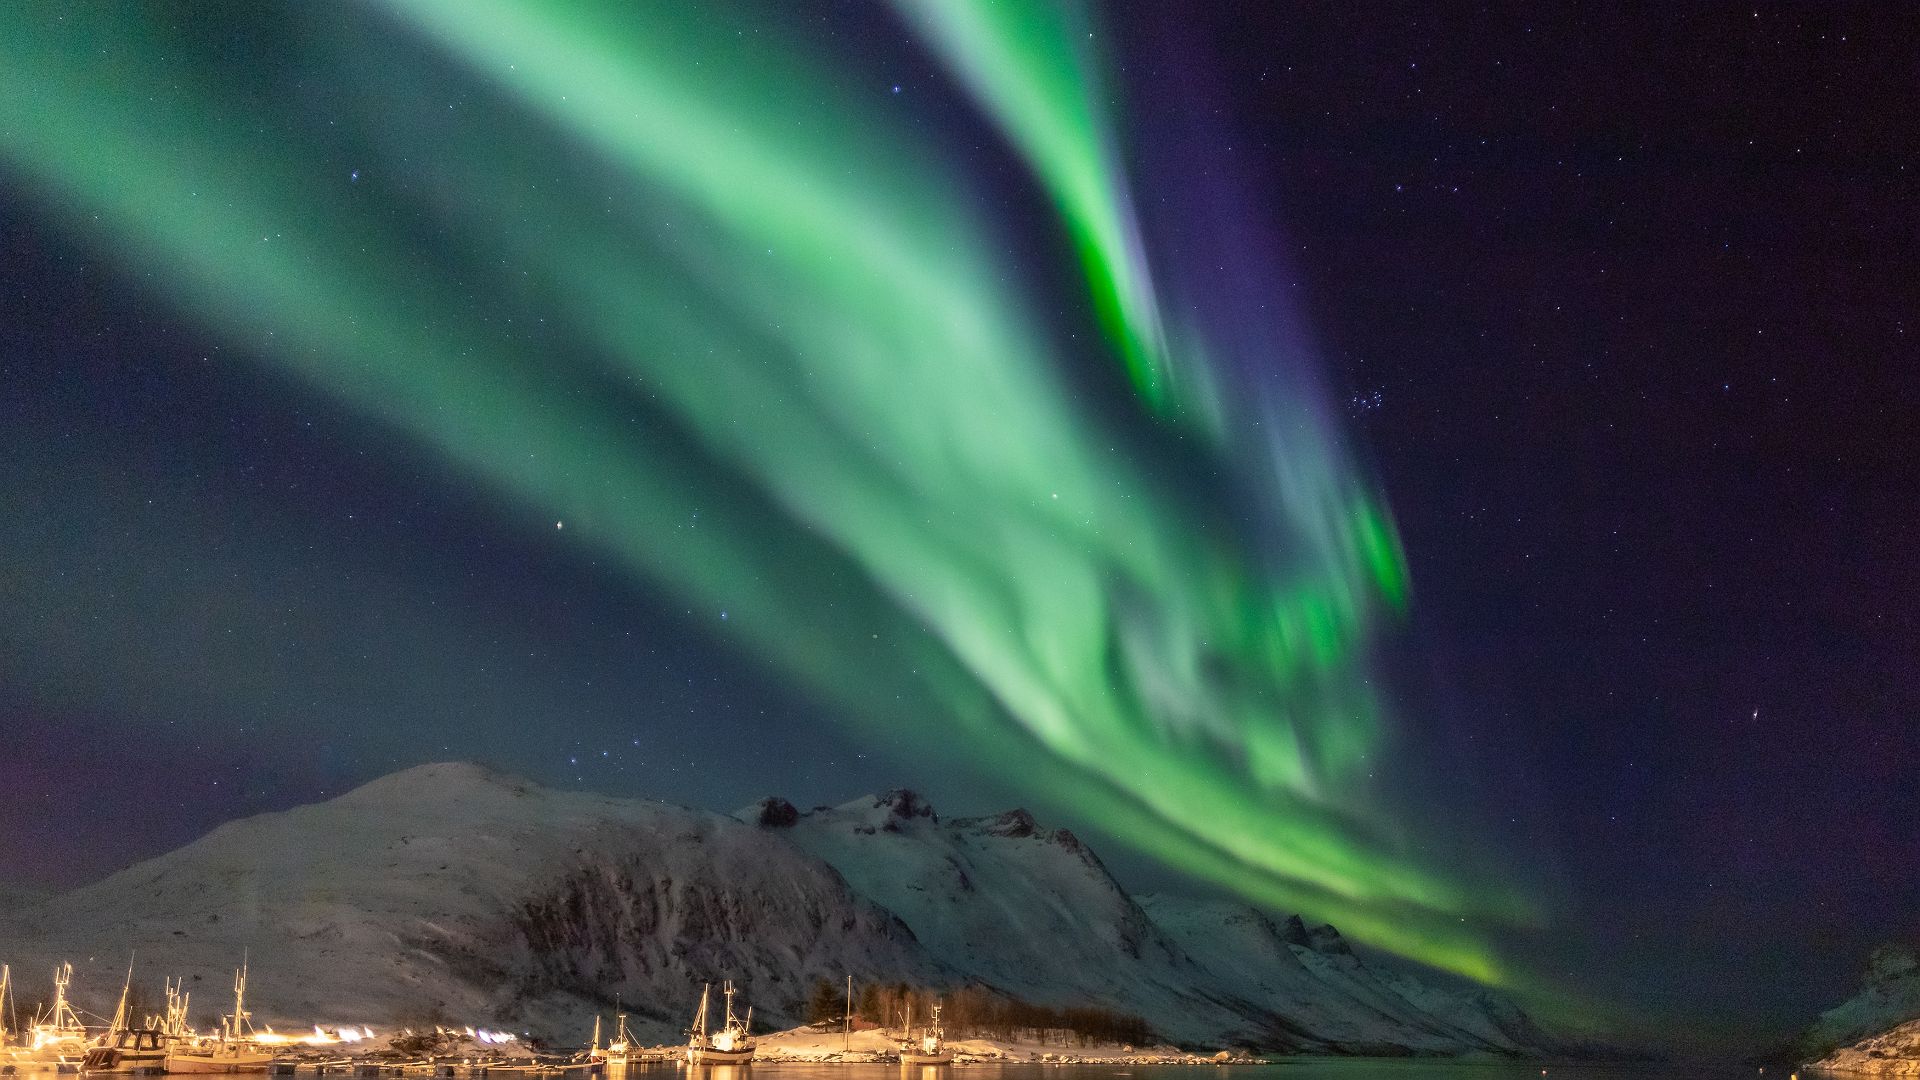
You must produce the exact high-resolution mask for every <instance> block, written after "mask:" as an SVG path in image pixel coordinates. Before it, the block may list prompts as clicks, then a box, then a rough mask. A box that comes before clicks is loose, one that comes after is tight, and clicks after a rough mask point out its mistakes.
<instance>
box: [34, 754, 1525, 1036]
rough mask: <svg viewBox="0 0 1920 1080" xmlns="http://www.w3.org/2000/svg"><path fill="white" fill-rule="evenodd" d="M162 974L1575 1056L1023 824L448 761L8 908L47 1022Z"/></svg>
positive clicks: (1499, 1017)
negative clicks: (564, 785)
mask: <svg viewBox="0 0 1920 1080" xmlns="http://www.w3.org/2000/svg"><path fill="white" fill-rule="evenodd" d="M135 949H137V950H138V963H139V968H140V970H141V971H144V972H151V973H152V975H153V977H154V978H155V979H157V978H158V976H159V975H160V974H162V973H166V974H172V973H181V972H184V973H187V974H188V975H189V976H190V980H192V979H199V980H201V981H190V983H189V986H190V988H191V989H193V990H195V997H194V1000H195V1006H196V1013H198V1012H200V1011H206V1012H211V1011H212V1010H213V1009H214V1008H215V1007H217V1006H218V1004H219V998H220V996H221V992H222V991H223V990H224V987H225V985H226V980H225V971H226V969H228V968H230V967H232V966H233V965H234V964H235V963H236V961H237V960H238V958H239V957H240V955H241V953H242V951H243V950H250V951H251V956H252V962H253V982H252V987H251V1000H253V1001H256V1002H258V1003H259V1004H258V1006H257V1011H258V1013H259V1014H260V1015H261V1016H262V1017H263V1018H265V1017H268V1016H271V1017H272V1018H275V1019H278V1020H280V1021H282V1022H283V1023H289V1024H299V1025H304V1024H311V1023H315V1022H322V1023H328V1022H356V1023H360V1022H373V1023H377V1022H381V1021H395V1020H400V1021H405V1020H409V1019H414V1020H424V1019H427V1018H428V1017H430V1016H438V1017H444V1018H445V1019H448V1020H453V1021H458V1022H464V1023H474V1024H478V1023H486V1024H508V1023H513V1024H518V1025H519V1026H522V1027H526V1028H530V1029H532V1030H535V1031H545V1032H547V1033H549V1034H552V1035H555V1036H557V1037H571V1038H576V1039H577V1038H580V1037H581V1036H582V1035H583V1034H584V1032H585V1030H586V1028H587V1027H588V1026H589V1025H590V1023H591V1020H590V1017H591V1015H592V1014H593V1012H595V1011H596V1010H600V1011H604V1010H606V1009H607V1008H608V1007H609V1006H611V1005H612V1004H613V1003H614V1002H615V1001H616V1000H618V1001H620V1002H622V1003H624V1004H625V1006H626V1008H627V1009H628V1010H629V1011H630V1012H632V1013H634V1014H635V1016H636V1017H637V1018H639V1024H640V1026H641V1027H642V1028H643V1029H645V1030H643V1034H644V1035H647V1036H650V1037H654V1038H663V1039H664V1038H667V1037H669V1036H670V1034H671V1032H672V1031H673V1030H675V1029H676V1028H678V1027H679V1026H681V1025H682V1024H684V1021H685V1016H686V1014H688V1013H689V1012H690V1010H691V1007H692V1001H693V996H694V995H695V994H696V993H697V988H698V986H699V985H700V983H702V982H704V981H717V980H720V979H723V978H732V979H734V980H735V981H736V982H738V983H740V984H741V986H742V988H743V990H744V991H745V992H746V994H747V996H748V999H749V1000H751V1001H752V1002H753V1003H754V1005H755V1006H756V1009H757V1012H756V1017H757V1018H758V1020H759V1022H762V1023H767V1024H783V1023H791V1022H795V1021H797V1020H798V1019H799V1017H798V1016H797V1015H796V1013H797V1012H798V1010H799V1008H800V1003H801V1002H802V1001H803V1000H804V998H805V997H806V994H807V991H808V988H809V987H810V986H811V985H812V984H813V983H814V982H815V981H816V980H819V979H829V980H832V981H835V982H838V981H839V980H840V979H842V978H844V977H845V976H846V975H852V976H853V977H854V979H855V980H856V981H858V982H864V981H886V982H907V983H911V984H915V985H921V986H929V987H942V986H944V987H957V986H961V985H965V984H978V985H983V986H986V987H990V988H991V989H993V990H995V991H998V992H1001V993H1004V994H1007V995H1010V996H1013V997H1018V998H1021V999H1024V1000H1027V1001H1031V1002H1034V1003H1038V1004H1047V1005H1058V1006H1065V1005H1082V1004H1093V1005H1100V1006H1103V1007H1106V1008H1110V1009H1115V1010H1119V1011H1123V1012H1132V1013H1137V1014H1139V1015H1141V1016H1143V1017H1145V1018H1146V1019H1147V1021H1148V1022H1149V1023H1150V1024H1151V1025H1152V1026H1153V1027H1154V1028H1155V1029H1156V1030H1157V1031H1159V1032H1160V1033H1162V1034H1164V1035H1166V1036H1168V1037H1170V1038H1173V1039H1177V1040H1179V1041H1182V1042H1186V1043H1189V1044H1198V1045H1208V1046H1218V1045H1230V1044H1231V1045H1248V1046H1256V1047H1262V1048H1275V1049H1282V1048H1283V1049H1299V1050H1308V1051H1326V1052H1348V1053H1352V1052H1366V1053H1383V1052H1391V1053H1465V1052H1474V1051H1496V1052H1504V1053H1532V1052H1543V1051H1552V1050H1554V1049H1557V1047H1556V1045H1555V1044H1554V1043H1553V1041H1552V1040H1551V1039H1550V1038H1549V1037H1548V1036H1546V1035H1544V1034H1542V1033H1541V1032H1539V1031H1538V1029H1536V1028H1535V1027H1534V1026H1533V1025H1532V1023H1531V1022H1530V1021H1529V1020H1527V1018H1526V1017H1525V1015H1524V1014H1522V1013H1520V1011H1519V1010H1518V1009H1517V1008H1516V1007H1514V1006H1513V1005H1512V1004H1511V1003H1507V1002H1504V1001H1501V1000H1499V999H1497V998H1495V997H1493V996H1491V995H1487V994H1483V993H1480V992H1477V991H1459V990H1453V989H1449V988H1444V987H1438V986H1433V985H1429V984H1427V983H1424V982H1422V981H1420V980H1419V979H1417V978H1416V977H1415V976H1413V975H1412V974H1411V973H1408V972H1404V971H1398V970H1384V969H1382V968H1381V967H1379V966H1377V965H1373V964H1369V963H1365V962H1363V961H1362V960H1361V959H1360V958H1359V957H1358V956H1356V955H1354V953H1353V952H1352V950H1350V949H1349V948H1347V946H1346V943H1345V942H1344V941H1342V940H1341V939H1340V936H1339V934H1338V932H1337V931H1335V930H1333V928H1332V927H1315V928H1312V929H1309V928H1307V927H1305V926H1304V925H1302V924H1301V923H1300V922H1299V920H1298V919H1293V920H1288V921H1286V922H1284V923H1276V922H1274V921H1273V920H1271V919H1269V918H1268V917H1266V916H1265V915H1262V914H1260V913H1258V912H1255V911H1253V910H1251V909H1248V908H1244V907H1240V906H1237V905H1232V904H1225V903H1220V902H1216V901H1199V902H1197V901H1189V900H1181V899H1177V898H1173V897H1145V898H1140V899H1136V898H1134V897H1131V896H1129V895H1128V894H1127V893H1126V892H1125V890H1123V889H1122V888H1121V887H1120V886H1119V884H1118V883H1117V882H1115V881H1114V879H1113V878H1112V876H1111V875H1109V874H1108V873H1107V871H1106V868H1105V867H1104V866H1103V865H1102V864H1101V863H1100V860H1099V859H1098V858H1097V857H1096V856H1095V855H1094V854H1093V852H1092V851H1090V850H1089V849H1088V848H1087V847H1086V846H1085V845H1084V844H1083V843H1081V842H1080V841H1079V840H1078V839H1076V838H1075V837H1073V836H1072V834H1070V833H1068V832H1066V831H1065V830H1058V829H1046V828H1043V827H1042V826H1041V825H1040V824H1039V823H1037V822H1036V821H1034V819H1033V817H1032V816H1031V815H1029V814H1027V813H1026V812H1025V811H1021V810H1014V811H1009V812H1008V813H1005V814H1001V815H998V816H995V817H985V818H966V819H957V820H952V821H945V822H943V821H942V820H941V819H940V818H939V817H938V816H937V815H936V814H935V813H934V812H933V810H932V808H930V807H928V806H927V805H926V804H925V802H924V801H923V800H921V799H920V798H919V797H918V796H915V795H913V794H912V793H910V792H904V791H900V792H891V793H888V794H886V795H881V796H875V797H869V798H866V799H859V800H855V801H854V802H851V803H847V804H845V805H843V806H840V807H834V808H820V809H817V810H814V811H811V812H808V813H801V812H799V811H797V810H795V809H794V808H793V807H792V806H791V805H790V804H788V803H786V802H785V801H783V800H780V799H767V800H763V801H762V802H760V803H757V804H755V805H754V806H752V807H749V808H747V809H746V810H743V811H741V812H740V813H738V814H736V815H734V816H733V817H727V816H722V815H718V814H712V813H707V812H704V811H699V810H690V809H686V808H683V807H677V806H670V805H666V804H662V803H656V802H648V801H642V800H631V799H615V798H609V797H605V796H598V795H589V794H584V793H577V792H559V791H550V790H546V789H543V788H540V787H537V786H535V785H532V784H529V783H526V782H524V781H519V780H515V779H513V778H511V777H507V776H503V775H500V774H498V773H494V772H491V771H488V770H486V769H482V768H480V767H478V766H474V765H464V764H444V765H427V766H421V767H419V768H415V769H409V770H407V771H405V772H401V773H397V774H394V775H392V776H389V777H385V778H383V779H381V780H377V781H374V782H373V783H370V784H368V785H366V786H365V787H362V788H360V789H358V790H356V791H353V792H350V793H348V794H347V795H344V796H341V797H340V798H337V799H334V800H331V801H329V802H325V803H320V804H317V805H313V806H304V807H300V808H297V809H294V810H290V811H287V812H284V813H277V814H263V815H260V816H258V817H253V818H248V819H245V820H242V821H236V822H231V823H229V824H227V825H224V826H221V827H220V828H218V829H216V830H214V831H213V832H211V833H209V834H208V835H207V836H205V837H202V838H201V839H199V840H197V841H195V842H193V843H191V844H188V845H187V846H185V847H183V848H180V849H179V850H177V851H174V852H171V853H169V854H167V855H164V856H161V857H160V858H157V859H153V860H150V861H148V862H144V863H141V864H139V865H137V866H133V867H130V868H128V869H126V870H123V871H121V872H120V873H117V874H115V875H113V876H112V877H109V878H107V879H105V880H103V881H101V882H98V883H97V884H94V885H90V886H87V887H85V888H81V889H78V890H75V891H73V892H71V893H67V894H64V895H61V896H57V897H52V898H47V899H44V900H41V901H38V902H32V903H28V904H25V905H22V906H20V907H19V908H18V909H17V910H13V911H0V959H5V960H8V961H10V962H12V963H13V964H14V970H15V972H16V976H17V977H22V982H23V983H24V984H25V985H24V987H23V989H24V990H25V991H26V993H27V995H28V1000H31V998H32V995H33V994H34V993H36V992H37V991H38V987H37V985H36V983H37V981H38V980H37V979H36V973H37V972H40V971H43V970H46V969H48V968H50V967H51V965H52V964H53V963H54V962H55V961H56V960H61V959H71V960H73V961H74V963H75V966H76V969H77V971H78V978H77V988H80V989H82V990H83V995H82V998H81V1003H82V1004H83V1005H92V1006H93V1007H95V1008H104V1007H105V1006H106V1005H108V1004H110V1002H109V1001H108V998H109V997H110V996H111V995H112V994H113V993H114V992H115V991H117V988H118V985H119V981H120V973H121V972H122V971H123V970H124V965H125V963H126V958H127V956H128V954H129V952H131V951H133V950H135ZM39 978H44V976H39ZM87 992H90V993H87Z"/></svg>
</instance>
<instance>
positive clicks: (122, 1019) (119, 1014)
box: [107, 956, 133, 1035]
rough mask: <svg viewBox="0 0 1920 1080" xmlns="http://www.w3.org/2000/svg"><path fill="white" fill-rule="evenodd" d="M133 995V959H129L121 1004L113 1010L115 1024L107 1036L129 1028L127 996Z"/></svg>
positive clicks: (122, 984) (122, 988) (109, 1028)
mask: <svg viewBox="0 0 1920 1080" xmlns="http://www.w3.org/2000/svg"><path fill="white" fill-rule="evenodd" d="M132 993H133V957H131V956H129V957H127V981H126V982H124V983H121V984H120V1004H119V1005H118V1006H117V1007H115V1009H114V1010H113V1023H112V1024H111V1025H110V1026H109V1027H108V1028H107V1034H109V1035H117V1034H119V1033H120V1032H121V1031H123V1030H125V1029H126V1026H127V996H128V995H130V994H132Z"/></svg>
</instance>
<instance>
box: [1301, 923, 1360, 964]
mask: <svg viewBox="0 0 1920 1080" xmlns="http://www.w3.org/2000/svg"><path fill="white" fill-rule="evenodd" d="M1307 947H1308V948H1310V949H1312V950H1313V951H1314V952H1317V953H1326V954H1328V955H1329V956H1352V955H1353V946H1351V945H1348V944H1347V939H1346V938H1343V937H1341V936H1340V931H1338V930H1335V929H1334V928H1333V924H1332V923H1326V924H1323V925H1321V926H1316V927H1314V928H1313V929H1311V930H1309V931H1307Z"/></svg>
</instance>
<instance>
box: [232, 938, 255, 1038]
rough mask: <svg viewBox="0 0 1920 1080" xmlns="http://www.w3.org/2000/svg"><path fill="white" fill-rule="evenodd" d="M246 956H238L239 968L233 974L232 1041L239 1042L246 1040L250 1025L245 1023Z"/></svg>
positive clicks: (242, 953) (243, 953) (244, 954)
mask: <svg viewBox="0 0 1920 1080" xmlns="http://www.w3.org/2000/svg"><path fill="white" fill-rule="evenodd" d="M246 1004H247V954H246V953H245V952H244V951H243V952H241V954H240V968H239V970H237V971H235V972H234V973H233V1040H234V1041H235V1042H239V1041H240V1040H241V1039H244V1038H246V1030H247V1028H249V1027H251V1026H252V1025H250V1024H248V1023H247V1008H246Z"/></svg>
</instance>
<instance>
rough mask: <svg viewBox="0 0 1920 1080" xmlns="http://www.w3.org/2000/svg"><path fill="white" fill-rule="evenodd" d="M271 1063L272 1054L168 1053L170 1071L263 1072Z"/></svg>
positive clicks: (212, 1072)
mask: <svg viewBox="0 0 1920 1080" xmlns="http://www.w3.org/2000/svg"><path fill="white" fill-rule="evenodd" d="M272 1065H273V1055H272V1054H194V1053H185V1054H169V1055H167V1071H168V1072H170V1073H190V1074H217V1075H229V1074H233V1073H263V1072H266V1071H267V1069H268V1068H269V1067H271V1066H272Z"/></svg>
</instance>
